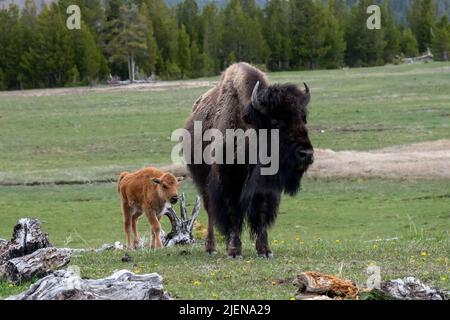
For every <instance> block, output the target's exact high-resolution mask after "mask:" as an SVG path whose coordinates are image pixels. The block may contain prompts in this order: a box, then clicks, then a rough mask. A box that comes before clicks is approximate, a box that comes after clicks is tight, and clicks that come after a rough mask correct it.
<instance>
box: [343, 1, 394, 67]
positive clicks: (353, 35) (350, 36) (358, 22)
mask: <svg viewBox="0 0 450 320" xmlns="http://www.w3.org/2000/svg"><path fill="white" fill-rule="evenodd" d="M371 4H372V2H371V1H370V0H360V1H359V2H358V4H356V5H355V6H353V8H352V10H351V13H350V17H349V19H348V22H347V24H346V28H345V41H346V43H347V50H346V53H345V62H346V64H347V65H349V66H351V67H368V66H375V65H382V64H383V63H384V59H383V56H384V48H385V47H386V42H385V41H384V29H383V27H382V28H381V30H377V29H375V30H369V29H368V28H367V18H368V15H367V12H366V10H367V7H368V6H369V5H371Z"/></svg>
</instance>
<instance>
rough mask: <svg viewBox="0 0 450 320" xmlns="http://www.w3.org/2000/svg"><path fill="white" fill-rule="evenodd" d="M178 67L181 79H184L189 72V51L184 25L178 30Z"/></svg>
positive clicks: (187, 36)
mask: <svg viewBox="0 0 450 320" xmlns="http://www.w3.org/2000/svg"><path fill="white" fill-rule="evenodd" d="M178 66H179V67H180V71H181V77H182V78H185V77H186V76H187V75H188V74H189V73H190V72H191V52H190V49H189V35H188V34H187V32H186V28H185V27H184V25H181V28H180V30H178Z"/></svg>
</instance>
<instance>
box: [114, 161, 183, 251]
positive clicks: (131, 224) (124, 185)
mask: <svg viewBox="0 0 450 320" xmlns="http://www.w3.org/2000/svg"><path fill="white" fill-rule="evenodd" d="M179 180H180V179H179V178H176V177H175V176H174V175H173V174H171V173H168V172H162V171H160V170H158V169H156V168H144V169H141V170H138V171H136V172H133V173H130V172H122V173H121V174H120V176H119V180H118V182H117V191H118V192H119V194H120V199H121V204H122V213H123V223H124V229H125V234H126V238H127V247H128V248H130V249H131V248H135V247H136V246H137V245H138V244H139V241H140V240H139V235H138V231H137V220H138V218H139V217H140V216H141V215H142V214H143V213H144V214H145V216H146V217H147V219H148V221H149V223H150V227H151V234H152V241H151V247H152V248H160V247H161V237H160V231H161V224H160V222H159V221H160V219H161V216H162V213H163V210H164V207H165V205H166V203H168V202H170V203H172V204H175V203H176V202H177V199H178V196H177V192H178V181H179ZM130 229H131V230H132V231H133V236H134V239H133V244H132V243H131V234H130V232H131V230H130Z"/></svg>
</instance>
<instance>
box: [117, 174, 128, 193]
mask: <svg viewBox="0 0 450 320" xmlns="http://www.w3.org/2000/svg"><path fill="white" fill-rule="evenodd" d="M127 174H128V172H127V171H125V172H122V173H121V174H120V175H119V179H118V180H117V192H119V193H120V182H121V181H122V179H123V178H125V177H126V175H127Z"/></svg>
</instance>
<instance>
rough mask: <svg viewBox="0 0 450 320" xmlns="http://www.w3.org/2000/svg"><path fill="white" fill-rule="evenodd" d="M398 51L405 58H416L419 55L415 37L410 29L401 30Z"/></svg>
mask: <svg viewBox="0 0 450 320" xmlns="http://www.w3.org/2000/svg"><path fill="white" fill-rule="evenodd" d="M400 49H401V52H402V53H403V54H404V55H405V56H406V57H416V56H417V55H418V54H419V49H418V45H417V40H416V37H415V36H414V33H413V32H412V30H411V29H410V28H407V29H405V30H403V33H402V38H401V42H400Z"/></svg>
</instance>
